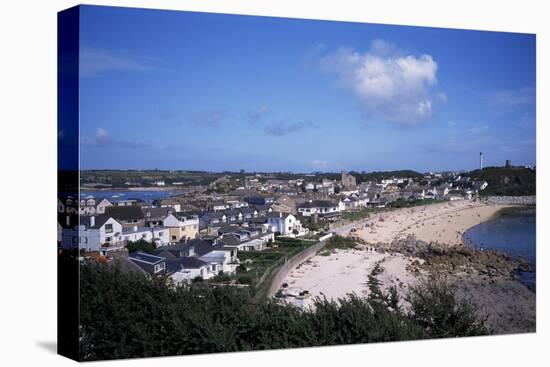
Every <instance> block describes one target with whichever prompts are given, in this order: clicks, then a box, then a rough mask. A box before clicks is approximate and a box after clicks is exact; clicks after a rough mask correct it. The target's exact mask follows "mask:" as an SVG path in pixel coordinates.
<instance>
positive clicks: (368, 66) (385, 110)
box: [321, 40, 446, 125]
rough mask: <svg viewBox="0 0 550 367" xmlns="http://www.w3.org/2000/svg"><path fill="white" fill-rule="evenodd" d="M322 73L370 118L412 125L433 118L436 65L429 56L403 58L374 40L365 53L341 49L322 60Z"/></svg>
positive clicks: (395, 51) (403, 56) (390, 47)
mask: <svg viewBox="0 0 550 367" xmlns="http://www.w3.org/2000/svg"><path fill="white" fill-rule="evenodd" d="M321 69H322V70H323V71H325V72H332V73H335V74H336V75H337V76H338V81H339V82H340V84H341V85H342V86H343V87H345V88H346V89H350V90H352V91H353V93H354V94H355V96H356V97H357V98H358V99H359V100H360V102H361V104H362V105H363V107H364V108H365V110H366V112H367V113H368V115H369V116H371V117H374V118H379V119H382V120H385V121H390V122H396V123H400V124H409V125H412V124H416V123H418V122H420V121H422V120H425V119H427V118H429V117H430V116H431V114H432V106H433V103H432V99H433V97H432V95H431V89H432V88H433V87H434V86H435V84H436V83H437V63H436V62H435V61H434V59H433V58H432V56H430V55H426V54H424V55H420V56H414V55H404V54H403V53H401V52H399V51H398V50H397V48H396V47H395V46H394V45H391V44H388V43H386V42H384V41H381V40H376V41H374V42H373V44H372V47H371V49H370V50H369V52H365V53H360V52H357V51H355V50H353V49H351V48H340V49H339V50H338V51H337V52H336V53H334V54H331V55H328V56H325V57H323V58H322V59H321ZM441 95H444V94H441ZM440 98H441V97H440ZM444 98H446V95H445V97H444Z"/></svg>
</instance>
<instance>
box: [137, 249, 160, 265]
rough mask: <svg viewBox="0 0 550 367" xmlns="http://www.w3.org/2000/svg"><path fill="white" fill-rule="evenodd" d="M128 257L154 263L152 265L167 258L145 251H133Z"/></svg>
mask: <svg viewBox="0 0 550 367" xmlns="http://www.w3.org/2000/svg"><path fill="white" fill-rule="evenodd" d="M128 258H130V260H134V261H138V262H143V263H147V264H152V265H154V264H158V263H161V262H163V261H164V260H165V259H164V258H162V257H160V256H155V255H151V254H148V253H146V252H143V251H136V252H132V253H130V254H129V255H128Z"/></svg>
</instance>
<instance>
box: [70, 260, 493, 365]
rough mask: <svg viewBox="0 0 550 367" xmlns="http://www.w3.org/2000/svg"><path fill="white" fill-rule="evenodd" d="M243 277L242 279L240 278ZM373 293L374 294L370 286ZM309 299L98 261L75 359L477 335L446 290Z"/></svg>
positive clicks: (87, 272) (86, 268) (85, 279)
mask: <svg viewBox="0 0 550 367" xmlns="http://www.w3.org/2000/svg"><path fill="white" fill-rule="evenodd" d="M241 276H243V275H241ZM378 291H379V290H378ZM378 291H377V293H378V295H377V296H376V297H374V296H373V297H368V298H360V297H358V296H356V295H351V296H349V297H346V298H344V299H340V300H338V301H329V300H326V299H321V298H317V299H316V300H315V301H314V309H312V310H300V309H298V308H296V307H293V306H291V305H283V304H278V303H276V302H274V301H272V300H267V299H261V300H259V301H257V302H253V301H252V298H251V296H250V293H249V292H248V290H246V289H244V290H243V289H235V288H232V287H209V286H208V285H207V283H204V282H203V283H197V284H192V285H191V286H188V287H175V288H174V287H172V286H169V285H167V284H166V281H165V279H162V278H156V277H154V278H146V277H145V276H141V275H137V274H126V273H123V272H121V271H120V270H119V269H118V268H114V269H113V268H110V267H108V266H106V265H102V264H97V265H83V266H81V271H80V301H81V302H80V326H81V328H80V348H79V352H80V359H81V360H100V359H107V358H108V359H112V358H115V359H116V358H132V357H152V356H165V355H177V354H192V353H213V352H231V351H246V350H259V349H273V348H296V347H310V346H321V345H336V344H349V343H366V342H381V341H397V340H412V339H422V338H429V337H447V336H465V335H479V334H485V333H486V332H487V330H486V329H485V328H483V327H482V320H479V319H477V318H476V317H475V315H474V313H473V310H474V309H473V307H472V306H471V305H470V304H469V303H467V302H465V301H462V300H458V299H457V298H455V296H454V294H453V292H452V289H451V288H449V287H447V286H445V285H443V286H442V285H440V284H426V285H424V286H422V287H418V288H415V289H413V291H412V292H411V295H410V297H409V300H410V302H411V305H412V307H411V310H410V311H409V312H403V311H402V310H401V309H400V308H399V307H397V301H398V298H397V295H396V294H392V292H391V291H390V293H388V294H385V293H383V292H378Z"/></svg>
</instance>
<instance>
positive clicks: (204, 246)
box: [153, 239, 214, 257]
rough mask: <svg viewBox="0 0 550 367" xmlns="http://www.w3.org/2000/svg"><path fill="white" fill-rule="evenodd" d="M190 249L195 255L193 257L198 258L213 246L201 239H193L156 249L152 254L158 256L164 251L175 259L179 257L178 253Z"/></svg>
mask: <svg viewBox="0 0 550 367" xmlns="http://www.w3.org/2000/svg"><path fill="white" fill-rule="evenodd" d="M191 247H192V248H193V252H194V253H195V255H198V256H202V255H204V254H206V253H208V252H210V251H212V250H213V249H214V246H212V245H211V244H209V243H208V242H206V241H203V240H201V239H193V240H189V241H187V242H180V243H177V244H175V245H170V246H163V247H160V248H157V249H156V250H154V251H153V253H154V254H155V255H157V256H160V254H162V253H164V251H168V252H170V253H172V254H173V255H175V256H176V257H179V253H180V252H181V251H188V250H189V249H190V248H191Z"/></svg>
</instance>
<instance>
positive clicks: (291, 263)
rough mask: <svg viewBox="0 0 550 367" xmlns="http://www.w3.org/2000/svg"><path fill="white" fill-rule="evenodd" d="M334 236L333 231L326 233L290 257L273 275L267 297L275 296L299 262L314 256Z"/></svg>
mask: <svg viewBox="0 0 550 367" xmlns="http://www.w3.org/2000/svg"><path fill="white" fill-rule="evenodd" d="M330 237H332V233H329V235H325V236H323V237H321V238H320V241H319V242H317V243H316V244H315V245H312V246H310V247H308V248H307V249H305V250H304V251H302V252H300V253H298V254H296V255H295V256H293V257H292V258H290V259H289V260H288V261H287V262H286V263H285V264H284V265H283V266H281V268H280V269H279V270H278V271H277V273H276V274H275V276H274V277H273V280H272V281H271V285H270V286H269V290H268V292H267V297H268V298H270V297H273V296H274V295H275V293H277V290H279V288H280V287H281V285H282V284H283V280H284V279H285V278H286V276H287V275H288V274H289V273H290V272H291V271H292V270H293V269H294V268H295V267H297V266H298V265H299V264H301V263H302V262H304V261H305V260H307V259H308V258H310V257H312V256H314V255H315V254H316V253H317V252H318V251H319V250H320V249H322V248H323V247H324V246H325V244H326V243H327V241H326V240H327V239H329V238H330Z"/></svg>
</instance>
